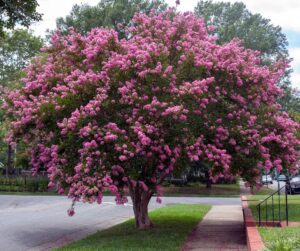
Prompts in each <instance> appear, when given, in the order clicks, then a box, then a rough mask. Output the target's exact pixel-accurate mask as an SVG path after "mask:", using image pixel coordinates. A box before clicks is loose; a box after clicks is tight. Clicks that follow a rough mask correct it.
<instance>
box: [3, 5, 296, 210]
mask: <svg viewBox="0 0 300 251" xmlns="http://www.w3.org/2000/svg"><path fill="white" fill-rule="evenodd" d="M132 23H133V26H132V27H131V28H130V29H128V32H129V34H130V39H128V40H121V41H120V40H118V36H117V33H116V32H115V31H112V30H108V29H100V28H99V29H93V30H92V31H91V32H90V33H88V34H87V35H86V36H82V35H80V34H77V33H75V32H74V31H71V33H70V35H68V36H65V37H64V36H61V35H60V34H58V33H56V34H54V35H53V37H52V45H51V46H49V47H47V48H44V52H45V56H41V57H40V58H36V59H35V60H34V61H33V63H32V64H31V65H30V66H29V67H28V68H27V70H26V72H27V75H26V77H25V78H24V79H23V82H24V87H23V88H22V89H21V90H19V91H13V92H11V93H10V94H9V95H8V96H7V98H6V104H5V108H6V110H7V112H8V114H9V115H11V116H12V117H13V118H14V119H13V121H12V123H11V133H10V141H11V142H13V141H17V140H18V138H20V137H22V138H23V140H24V141H25V142H26V143H27V144H28V146H30V147H31V148H32V153H33V155H32V156H33V157H32V162H31V163H32V167H33V168H34V169H35V170H36V171H38V170H40V169H41V168H45V169H47V170H48V173H49V177H50V180H51V185H53V184H56V185H57V186H58V189H59V191H60V192H63V191H65V190H66V189H67V190H66V191H68V196H69V197H70V198H72V199H73V201H74V202H75V201H78V200H82V201H88V202H98V203H101V201H102V192H103V190H105V189H110V190H111V191H112V192H113V193H115V194H116V202H117V203H125V202H126V201H127V199H126V196H125V195H124V191H126V190H127V188H128V187H129V188H131V189H132V187H136V186H139V187H140V188H141V189H142V190H143V191H145V192H149V191H152V192H155V191H156V190H157V189H158V188H159V186H160V184H161V182H162V181H163V179H164V177H165V176H166V175H167V174H169V173H170V172H172V171H173V170H174V169H176V168H182V167H185V166H187V165H188V164H189V163H190V162H191V161H198V160H201V161H203V162H205V163H207V164H208V165H209V166H210V167H211V169H210V174H211V177H212V179H213V180H216V179H218V178H220V177H225V178H229V177H233V176H237V175H239V176H242V177H243V178H245V179H246V180H247V181H249V182H252V183H255V182H256V181H257V177H258V176H259V174H260V173H261V172H264V171H265V170H271V169H273V168H277V169H278V170H282V169H283V168H284V169H286V170H288V171H290V172H295V171H296V170H297V169H298V167H299V166H298V164H299V156H300V153H299V150H298V149H299V139H298V138H297V137H296V136H295V132H296V130H298V129H299V124H297V123H296V122H294V121H292V120H291V119H290V118H289V117H288V115H287V114H285V113H283V112H281V109H280V106H279V105H278V104H277V103H276V99H277V98H278V96H279V95H281V93H282V91H281V90H280V89H279V88H278V87H277V86H276V83H277V82H278V80H279V78H280V77H281V75H282V73H283V72H284V69H285V67H286V63H285V62H278V63H276V64H274V65H271V66H270V67H266V66H262V65H261V64H260V61H259V57H258V53H257V52H254V51H251V50H246V49H244V48H243V46H242V45H241V44H240V42H239V41H231V42H230V43H227V44H225V45H218V44H217V43H216V41H215V40H216V38H215V37H211V36H210V35H209V34H208V33H207V29H206V27H205V24H204V21H203V20H202V19H198V18H197V17H195V16H194V15H193V14H191V13H184V14H179V13H176V12H175V10H174V9H169V10H167V11H166V12H163V13H161V14H158V15H156V14H154V12H153V13H151V14H150V15H149V16H147V15H145V14H142V13H140V14H136V15H135V17H134V18H133V20H132ZM157 192H158V191H157ZM158 201H160V199H158ZM69 214H70V215H72V214H74V211H73V208H71V209H70V211H69Z"/></svg>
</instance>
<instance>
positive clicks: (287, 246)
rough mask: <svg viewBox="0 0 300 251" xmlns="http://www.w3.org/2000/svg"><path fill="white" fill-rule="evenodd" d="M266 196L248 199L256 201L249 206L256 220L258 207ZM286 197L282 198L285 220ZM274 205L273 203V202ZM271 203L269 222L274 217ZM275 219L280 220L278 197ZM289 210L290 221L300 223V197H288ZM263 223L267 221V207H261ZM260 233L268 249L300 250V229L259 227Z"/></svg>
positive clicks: (280, 250)
mask: <svg viewBox="0 0 300 251" xmlns="http://www.w3.org/2000/svg"><path fill="white" fill-rule="evenodd" d="M266 197H267V196H266V195H252V196H249V197H248V199H250V200H256V201H250V202H249V206H250V208H251V210H252V214H253V216H254V218H255V219H256V220H258V211H257V209H256V205H257V204H258V202H259V201H261V200H263V199H265V198H266ZM284 199H285V197H284V195H282V196H281V203H282V202H283V204H282V206H281V210H280V211H281V219H286V218H285V204H284V203H285V201H284ZM271 203H272V201H271ZM271 203H269V204H268V207H267V209H268V214H269V216H268V217H269V218H268V219H269V220H270V219H271V216H272V213H273V212H272V207H271ZM274 205H275V209H274V218H275V220H278V219H279V203H278V196H274ZM288 208H289V221H300V195H289V196H288ZM261 213H262V221H264V220H265V215H266V214H265V213H266V207H265V206H262V207H261ZM258 231H259V233H260V235H261V237H262V238H263V241H264V243H265V245H266V247H267V248H269V249H270V250H271V251H292V250H300V246H298V245H299V243H300V227H284V228H279V227H258Z"/></svg>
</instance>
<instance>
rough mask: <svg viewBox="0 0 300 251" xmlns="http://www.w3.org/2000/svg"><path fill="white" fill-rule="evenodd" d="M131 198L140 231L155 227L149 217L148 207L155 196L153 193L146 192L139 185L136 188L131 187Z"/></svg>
mask: <svg viewBox="0 0 300 251" xmlns="http://www.w3.org/2000/svg"><path fill="white" fill-rule="evenodd" d="M129 190H130V196H131V199H132V204H133V211H134V216H135V226H136V228H138V229H145V228H151V227H153V223H152V221H151V220H150V218H149V215H148V205H149V202H150V200H151V197H152V195H153V192H152V191H149V190H148V191H145V190H144V189H143V188H142V186H140V184H139V183H137V184H136V186H133V185H132V184H130V185H129Z"/></svg>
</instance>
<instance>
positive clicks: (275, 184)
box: [265, 180, 285, 193]
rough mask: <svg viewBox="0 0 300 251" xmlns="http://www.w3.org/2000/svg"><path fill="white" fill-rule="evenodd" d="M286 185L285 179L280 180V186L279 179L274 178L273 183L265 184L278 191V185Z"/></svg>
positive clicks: (283, 191) (282, 191)
mask: <svg viewBox="0 0 300 251" xmlns="http://www.w3.org/2000/svg"><path fill="white" fill-rule="evenodd" d="M284 186H285V182H284V181H279V186H278V181H277V180H273V184H268V185H265V187H268V188H270V189H272V190H274V191H278V187H280V188H281V187H284ZM281 193H285V189H282V190H281Z"/></svg>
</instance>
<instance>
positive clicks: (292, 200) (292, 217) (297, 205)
mask: <svg viewBox="0 0 300 251" xmlns="http://www.w3.org/2000/svg"><path fill="white" fill-rule="evenodd" d="M266 197H267V196H266V195H252V196H249V197H248V198H249V199H250V200H256V201H250V205H249V206H250V208H251V210H252V214H253V216H254V218H255V219H256V220H258V211H257V208H256V205H257V204H258V202H259V201H262V200H263V199H265V198H266ZM280 197H281V207H280V214H279V200H278V196H277V195H276V196H274V205H275V207H274V218H275V220H279V216H280V219H285V218H286V217H285V196H284V195H282V196H280ZM266 208H267V210H268V219H269V220H270V219H271V216H272V214H273V212H272V201H271V200H268V204H267V207H266V206H265V204H263V205H262V206H261V215H262V220H263V221H264V220H265V218H266V216H265V215H266ZM288 212H289V221H300V195H288Z"/></svg>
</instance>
